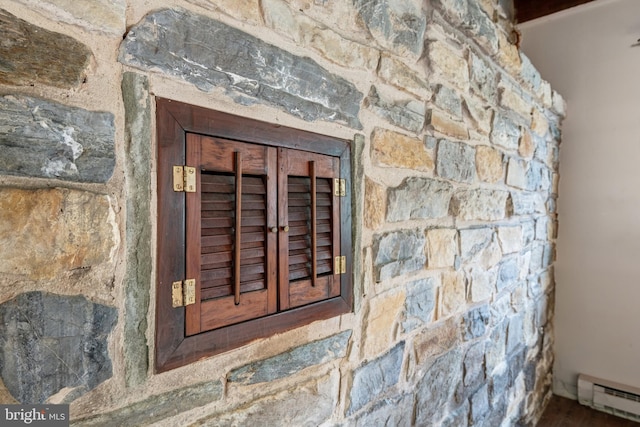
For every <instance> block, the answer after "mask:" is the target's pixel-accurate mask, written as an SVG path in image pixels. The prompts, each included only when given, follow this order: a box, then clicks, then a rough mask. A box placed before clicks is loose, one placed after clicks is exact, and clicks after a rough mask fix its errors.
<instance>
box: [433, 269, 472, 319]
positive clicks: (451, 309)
mask: <svg viewBox="0 0 640 427" xmlns="http://www.w3.org/2000/svg"><path fill="white" fill-rule="evenodd" d="M440 291H441V292H440V295H441V298H440V307H439V310H438V311H439V313H440V314H439V316H438V318H443V317H447V316H450V315H453V314H456V313H460V312H462V311H463V310H464V309H465V306H466V302H467V301H466V295H465V294H466V280H465V277H464V274H463V273H462V272H458V271H447V272H445V273H442V288H441V289H440Z"/></svg>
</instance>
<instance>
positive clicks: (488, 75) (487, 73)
mask: <svg viewBox="0 0 640 427" xmlns="http://www.w3.org/2000/svg"><path fill="white" fill-rule="evenodd" d="M469 57H470V59H469V64H470V70H469V78H470V83H471V88H472V89H473V90H474V91H475V92H476V93H477V94H478V95H480V96H481V97H482V98H484V99H486V100H488V101H494V102H495V100H496V97H497V93H498V80H497V78H496V76H497V74H496V72H495V71H494V69H493V68H492V67H491V66H490V65H489V63H488V62H486V61H484V60H483V59H480V57H478V56H477V55H475V54H474V53H470V54H469Z"/></svg>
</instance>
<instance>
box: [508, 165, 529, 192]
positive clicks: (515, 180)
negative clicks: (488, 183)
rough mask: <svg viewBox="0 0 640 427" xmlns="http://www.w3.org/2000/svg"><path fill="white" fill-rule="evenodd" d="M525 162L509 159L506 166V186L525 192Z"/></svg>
mask: <svg viewBox="0 0 640 427" xmlns="http://www.w3.org/2000/svg"><path fill="white" fill-rule="evenodd" d="M527 169H528V168H527V162H526V161H524V160H518V159H514V158H510V159H509V165H508V166H507V185H510V186H512V187H516V188H520V189H522V190H525V189H526V188H527Z"/></svg>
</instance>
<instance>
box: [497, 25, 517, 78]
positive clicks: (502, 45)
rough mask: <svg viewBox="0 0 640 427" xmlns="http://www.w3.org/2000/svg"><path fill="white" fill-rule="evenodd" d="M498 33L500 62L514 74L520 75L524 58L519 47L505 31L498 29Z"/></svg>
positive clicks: (498, 56)
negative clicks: (522, 58) (510, 39)
mask: <svg viewBox="0 0 640 427" xmlns="http://www.w3.org/2000/svg"><path fill="white" fill-rule="evenodd" d="M496 34H498V55H497V59H498V62H500V64H502V66H504V68H505V69H506V70H507V71H509V72H510V73H511V74H512V75H514V76H517V75H519V74H520V70H521V68H522V60H521V59H520V53H519V52H518V47H517V46H516V45H514V44H512V43H511V42H510V41H509V39H508V37H507V35H506V34H505V33H504V32H502V31H496Z"/></svg>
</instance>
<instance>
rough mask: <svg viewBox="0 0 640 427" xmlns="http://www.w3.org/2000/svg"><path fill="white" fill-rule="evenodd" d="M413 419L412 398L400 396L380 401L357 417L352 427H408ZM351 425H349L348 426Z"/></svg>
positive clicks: (410, 396)
mask: <svg viewBox="0 0 640 427" xmlns="http://www.w3.org/2000/svg"><path fill="white" fill-rule="evenodd" d="M412 419H413V396H412V395H410V394H408V395H402V396H393V397H389V398H385V399H382V400H381V401H379V402H378V403H376V404H374V405H372V406H371V408H369V409H368V410H367V411H365V412H364V413H363V414H362V415H359V416H358V417H357V418H356V419H355V422H354V424H353V425H354V427H371V426H389V427H392V426H393V427H404V426H406V427H409V426H412V425H413V424H412ZM349 425H351V424H349Z"/></svg>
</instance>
